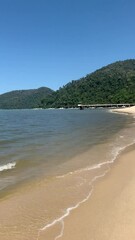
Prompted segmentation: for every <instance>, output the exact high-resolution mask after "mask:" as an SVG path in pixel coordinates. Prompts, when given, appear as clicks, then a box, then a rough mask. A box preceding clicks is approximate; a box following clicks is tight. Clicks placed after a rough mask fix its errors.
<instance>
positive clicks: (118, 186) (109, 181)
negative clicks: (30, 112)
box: [0, 109, 135, 240]
mask: <svg viewBox="0 0 135 240" xmlns="http://www.w3.org/2000/svg"><path fill="white" fill-rule="evenodd" d="M122 110H123V109H122ZM115 117H116V118H117V116H116V115H115ZM129 118H130V117H129ZM133 121H134V120H133ZM125 129H126V128H125ZM125 129H124V131H125ZM128 130H129V129H126V131H128ZM132 132H133V131H132ZM128 133H131V131H128ZM124 134H125V133H124ZM124 136H125V135H124ZM117 137H118V140H120V141H122V139H124V138H123V132H120V133H119V134H118V135H117ZM114 139H115V138H114ZM111 141H112V140H111ZM110 143H111V144H112V142H110ZM127 143H128V142H127ZM127 143H126V144H124V146H123V147H122V145H121V147H120V146H119V145H117V143H116V145H115V147H116V149H115V147H114V150H115V152H112V158H107V159H106V160H105V159H103V160H104V162H99V163H98V164H97V165H94V166H95V167H93V166H92V167H88V168H87V167H86V168H84V169H83V168H80V169H79V170H78V171H75V172H68V173H67V174H66V175H61V176H59V175H58V176H54V177H52V178H49V179H46V178H45V179H41V181H36V182H33V183H31V184H29V185H26V187H25V186H22V188H19V189H18V191H17V192H16V194H14V195H13V196H12V195H11V196H9V197H7V198H5V199H3V200H2V201H1V205H0V211H1V219H2V220H1V223H2V224H1V230H0V236H1V238H2V240H9V239H10V240H12V239H14V240H18V239H19V240H29V239H30V238H31V239H32V240H45V239H47V240H57V239H62V240H69V239H71V240H88V239H89V240H108V239H110V240H119V239H124V240H126V239H127V237H129V238H130V239H134V237H135V231H134V224H135V221H134V217H135V211H134V210H135V209H134V201H135V193H134V184H135V177H134V175H135V174H134V173H135V171H134V169H135V163H134V158H135V150H134V149H135V145H134V142H133V143H132V141H131V142H129V144H128V145H127ZM102 144H103V143H102ZM104 144H105V143H104ZM112 146H113V145H112ZM117 146H118V148H117ZM102 147H103V145H101V146H97V149H96V151H97V154H98V155H99V154H100V157H101V155H102V154H101V151H102ZM106 150H107V149H106V148H105V152H106ZM94 152H95V151H94ZM92 153H93V152H92V149H91V150H90V152H89V151H88V153H85V154H84V155H82V156H81V155H79V156H78V158H77V159H76V160H77V161H78V160H79V159H80V161H81V160H82V158H83V159H85V158H84V156H85V155H86V159H87V157H88V156H93V154H92ZM110 157H111V156H110ZM88 159H89V158H88ZM101 166H102V167H101ZM91 169H95V170H94V172H93V174H94V175H91V177H93V178H92V180H90V176H89V174H90V173H91ZM95 171H96V172H95ZM91 174H92V173H91ZM35 183H36V184H35ZM86 183H87V184H86ZM76 184H77V185H76ZM80 184H82V190H83V191H82V190H81V192H80V186H81V185H80ZM83 184H84V185H83ZM67 187H68V188H67ZM72 188H73V189H72ZM56 189H57V190H56ZM64 189H65V191H66V192H68V191H69V194H68V195H65V194H66V192H64ZM67 189H68V190H67ZM71 190H74V191H71ZM63 192H64V194H63ZM60 196H62V197H60ZM65 196H66V197H65ZM78 196H79V200H78ZM129 200H130V201H129ZM71 202H72V204H71ZM61 207H63V208H61ZM48 209H50V212H47V210H48ZM60 209H63V210H62V211H61V212H60V211H58V210H60ZM54 213H55V216H56V218H54ZM131 215H133V216H131ZM128 217H130V219H128ZM131 218H132V219H131ZM123 219H124V222H123ZM130 222H131V223H132V224H131V225H132V226H130ZM129 226H130V230H129ZM3 227H4V228H3ZM121 229H123V230H121ZM7 230H8V231H7ZM130 231H131V232H132V236H131V235H129V236H128V234H129V232H130ZM123 232H124V234H125V236H126V237H125V238H124V236H123V235H122V234H123ZM125 232H126V233H125ZM20 233H22V234H21V235H20Z"/></svg>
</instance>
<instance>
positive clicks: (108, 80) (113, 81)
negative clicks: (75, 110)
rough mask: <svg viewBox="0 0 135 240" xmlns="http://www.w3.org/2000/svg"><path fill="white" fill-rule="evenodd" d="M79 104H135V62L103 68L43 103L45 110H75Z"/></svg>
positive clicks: (73, 83) (65, 87) (60, 90)
mask: <svg viewBox="0 0 135 240" xmlns="http://www.w3.org/2000/svg"><path fill="white" fill-rule="evenodd" d="M78 103H82V104H94V103H135V60H126V61H119V62H116V63H113V64H110V65H108V66H106V67H103V68H101V69H99V70H97V71H95V72H94V73H91V74H88V75H87V76H86V77H83V78H81V79H80V80H76V81H72V82H70V83H68V84H67V85H65V86H64V87H62V88H60V89H59V90H58V91H56V92H53V94H52V95H50V96H49V97H46V98H44V99H43V100H42V106H43V107H44V108H48V107H55V108H58V107H75V106H77V105H78Z"/></svg>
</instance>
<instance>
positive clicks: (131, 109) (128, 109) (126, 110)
mask: <svg viewBox="0 0 135 240" xmlns="http://www.w3.org/2000/svg"><path fill="white" fill-rule="evenodd" d="M111 111H112V112H118V113H127V114H135V106H133V107H126V108H118V109H113V110H111Z"/></svg>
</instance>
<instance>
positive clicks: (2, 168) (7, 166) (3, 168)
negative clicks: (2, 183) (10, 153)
mask: <svg viewBox="0 0 135 240" xmlns="http://www.w3.org/2000/svg"><path fill="white" fill-rule="evenodd" d="M15 166H16V162H12V163H7V164H5V165H0V172H3V171H6V170H10V169H13V168H15Z"/></svg>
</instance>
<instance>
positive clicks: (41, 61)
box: [0, 0, 135, 94]
mask: <svg viewBox="0 0 135 240" xmlns="http://www.w3.org/2000/svg"><path fill="white" fill-rule="evenodd" d="M130 58H132V59H133V58H135V0H0V94H1V93H4V92H7V91H10V90H13V89H29V88H31V89H32V88H38V87H41V86H47V87H50V88H52V89H54V90H56V89H58V88H59V87H60V86H63V85H65V84H66V83H67V82H69V81H71V80H75V79H79V78H81V77H83V76H85V75H86V74H88V73H91V72H93V71H94V70H96V69H98V68H100V67H102V66H105V65H107V64H109V63H112V62H115V61H117V60H125V59H130Z"/></svg>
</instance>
